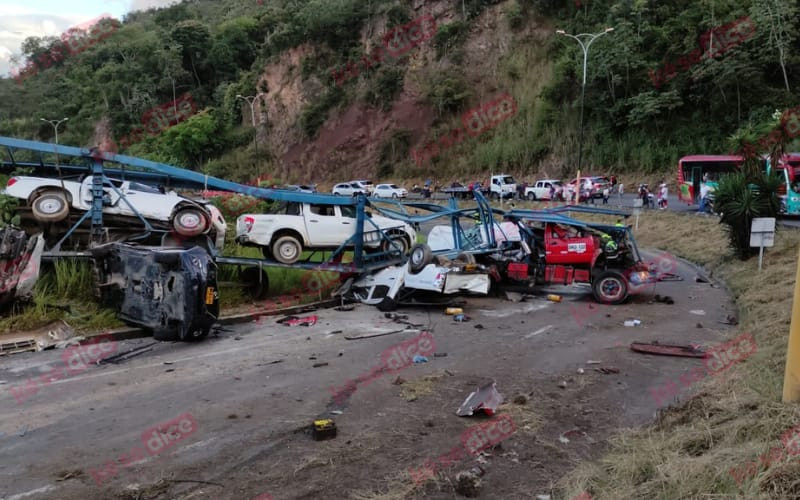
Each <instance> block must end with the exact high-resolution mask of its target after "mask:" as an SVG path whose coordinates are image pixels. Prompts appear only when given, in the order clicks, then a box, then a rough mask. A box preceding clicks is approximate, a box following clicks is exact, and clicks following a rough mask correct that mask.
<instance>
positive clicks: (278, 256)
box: [272, 234, 303, 264]
mask: <svg viewBox="0 0 800 500" xmlns="http://www.w3.org/2000/svg"><path fill="white" fill-rule="evenodd" d="M301 253H303V245H302V244H301V243H300V242H299V241H298V240H297V238H295V237H294V236H291V235H288V234H287V235H284V236H281V237H280V238H278V239H276V240H275V242H274V243H273V244H272V256H273V257H275V260H277V261H278V262H280V263H281V264H294V263H295V262H297V261H298V260H299V259H300V254H301Z"/></svg>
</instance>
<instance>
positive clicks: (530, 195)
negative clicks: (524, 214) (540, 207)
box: [528, 191, 536, 201]
mask: <svg viewBox="0 0 800 500" xmlns="http://www.w3.org/2000/svg"><path fill="white" fill-rule="evenodd" d="M528 201H536V193H534V192H533V191H531V192H530V193H528Z"/></svg>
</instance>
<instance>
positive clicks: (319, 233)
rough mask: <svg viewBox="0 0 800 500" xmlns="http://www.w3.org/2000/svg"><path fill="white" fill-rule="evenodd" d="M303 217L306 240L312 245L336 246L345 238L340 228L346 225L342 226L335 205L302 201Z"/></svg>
mask: <svg viewBox="0 0 800 500" xmlns="http://www.w3.org/2000/svg"><path fill="white" fill-rule="evenodd" d="M303 218H304V219H305V221H306V234H308V241H309V243H310V244H311V246H312V247H313V246H317V247H319V246H338V245H340V244H341V242H342V241H344V240H346V239H347V237H345V235H344V234H343V229H342V228H343V227H347V226H342V224H341V221H340V217H339V215H337V213H336V205H327V204H318V203H304V204H303ZM353 227H355V223H353ZM351 234H352V231H351ZM348 237H349V236H348Z"/></svg>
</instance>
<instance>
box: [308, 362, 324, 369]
mask: <svg viewBox="0 0 800 500" xmlns="http://www.w3.org/2000/svg"><path fill="white" fill-rule="evenodd" d="M322 366H328V363H326V362H322V363H314V364H313V365H311V368H320V367H322Z"/></svg>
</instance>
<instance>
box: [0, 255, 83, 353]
mask: <svg viewBox="0 0 800 500" xmlns="http://www.w3.org/2000/svg"><path fill="white" fill-rule="evenodd" d="M0 269H2V267H0ZM83 339H84V337H80V336H78V337H76V336H75V330H73V329H72V327H71V326H69V325H68V324H67V323H66V322H64V321H62V320H57V321H53V322H51V323H49V324H47V325H45V326H43V327H41V328H37V329H36V330H32V331H29V332H20V333H15V334H12V335H9V336H5V337H4V339H3V342H2V343H0V356H2V355H3V354H14V353H18V352H27V351H43V350H45V349H49V348H51V347H56V348H58V349H64V348H66V347H69V346H71V345H74V344H76V343H79V341H80V340H83Z"/></svg>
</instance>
